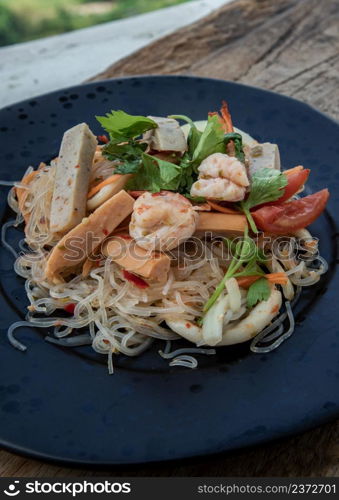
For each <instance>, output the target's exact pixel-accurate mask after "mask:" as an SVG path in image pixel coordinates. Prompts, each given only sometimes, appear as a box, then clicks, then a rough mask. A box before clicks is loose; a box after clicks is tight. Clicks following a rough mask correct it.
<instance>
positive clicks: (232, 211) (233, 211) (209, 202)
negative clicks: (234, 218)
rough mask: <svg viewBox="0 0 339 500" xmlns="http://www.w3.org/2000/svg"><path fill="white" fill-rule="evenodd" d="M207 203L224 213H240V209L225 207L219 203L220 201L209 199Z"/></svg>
mask: <svg viewBox="0 0 339 500" xmlns="http://www.w3.org/2000/svg"><path fill="white" fill-rule="evenodd" d="M207 203H208V204H209V206H210V207H211V208H213V210H215V211H216V212H221V213H223V214H233V215H239V211H238V210H233V209H232V208H228V207H223V206H221V205H218V203H214V202H213V201H210V200H207Z"/></svg>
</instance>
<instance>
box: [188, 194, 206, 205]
mask: <svg viewBox="0 0 339 500" xmlns="http://www.w3.org/2000/svg"><path fill="white" fill-rule="evenodd" d="M184 196H185V198H187V199H189V200H190V201H192V202H193V203H204V202H205V201H206V198H204V197H203V196H191V195H190V194H188V193H185V194H184Z"/></svg>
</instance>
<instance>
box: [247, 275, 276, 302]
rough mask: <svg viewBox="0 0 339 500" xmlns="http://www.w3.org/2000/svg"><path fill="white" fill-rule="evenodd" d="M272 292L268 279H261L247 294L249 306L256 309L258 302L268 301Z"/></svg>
mask: <svg viewBox="0 0 339 500" xmlns="http://www.w3.org/2000/svg"><path fill="white" fill-rule="evenodd" d="M270 293H271V290H270V286H269V284H268V281H267V279H266V278H260V279H258V280H257V281H255V282H254V283H252V285H251V286H250V287H249V289H248V292H247V305H248V307H254V306H255V305H256V304H257V303H258V302H262V301H263V300H267V299H268V298H269V296H270Z"/></svg>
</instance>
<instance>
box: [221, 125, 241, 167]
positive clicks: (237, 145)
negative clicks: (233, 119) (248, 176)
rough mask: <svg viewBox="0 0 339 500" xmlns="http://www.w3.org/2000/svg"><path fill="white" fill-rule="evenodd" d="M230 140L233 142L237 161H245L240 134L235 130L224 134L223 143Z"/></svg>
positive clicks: (227, 142)
mask: <svg viewBox="0 0 339 500" xmlns="http://www.w3.org/2000/svg"><path fill="white" fill-rule="evenodd" d="M230 141H233V143H234V156H235V157H236V158H238V160H239V161H241V162H242V163H245V153H244V149H243V145H242V136H241V135H240V134H238V133H237V132H230V133H228V134H225V135H224V142H225V145H226V146H227V144H229V142H230Z"/></svg>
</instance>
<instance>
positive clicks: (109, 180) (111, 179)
mask: <svg viewBox="0 0 339 500" xmlns="http://www.w3.org/2000/svg"><path fill="white" fill-rule="evenodd" d="M122 175H123V174H113V175H111V176H110V177H107V179H105V180H104V181H102V182H100V183H99V184H97V185H96V186H94V187H92V189H90V190H89V192H88V195H87V198H92V196H94V195H95V194H97V193H98V192H99V191H100V190H101V189H102V188H103V187H105V186H108V185H109V184H112V183H114V182H116V181H117V180H118V179H119V178H120V177H121V176H122Z"/></svg>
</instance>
